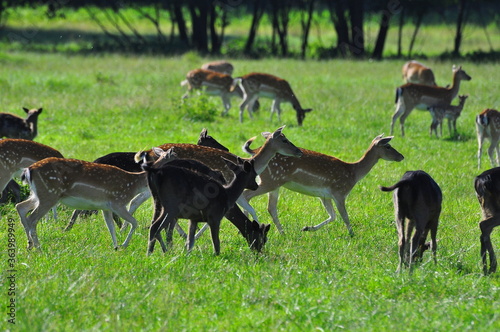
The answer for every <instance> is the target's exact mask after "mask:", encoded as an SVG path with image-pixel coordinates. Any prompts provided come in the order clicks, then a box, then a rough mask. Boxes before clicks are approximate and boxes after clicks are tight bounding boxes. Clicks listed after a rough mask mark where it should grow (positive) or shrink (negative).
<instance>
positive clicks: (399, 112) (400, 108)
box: [391, 98, 406, 136]
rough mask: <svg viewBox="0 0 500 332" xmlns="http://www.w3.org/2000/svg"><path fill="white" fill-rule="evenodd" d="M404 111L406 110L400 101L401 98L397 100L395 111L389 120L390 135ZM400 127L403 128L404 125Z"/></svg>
mask: <svg viewBox="0 0 500 332" xmlns="http://www.w3.org/2000/svg"><path fill="white" fill-rule="evenodd" d="M405 110H406V109H405V105H404V102H403V101H402V99H401V98H399V100H398V103H397V105H396V111H395V112H394V114H393V115H392V120H391V135H392V133H393V132H394V123H395V122H396V120H397V119H398V118H399V117H400V116H401V115H402V114H403V113H404V112H405ZM400 121H401V120H400ZM401 126H402V127H401V128H403V126H404V125H403V124H401ZM402 130H404V129H402ZM403 136H404V134H403Z"/></svg>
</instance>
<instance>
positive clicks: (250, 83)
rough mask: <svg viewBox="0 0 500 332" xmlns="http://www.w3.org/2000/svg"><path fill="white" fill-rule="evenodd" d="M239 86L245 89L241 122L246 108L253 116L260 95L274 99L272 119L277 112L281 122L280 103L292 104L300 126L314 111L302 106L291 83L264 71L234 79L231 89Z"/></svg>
mask: <svg viewBox="0 0 500 332" xmlns="http://www.w3.org/2000/svg"><path fill="white" fill-rule="evenodd" d="M238 86H239V87H240V88H241V90H242V91H243V102H242V103H241V104H240V122H243V113H244V112H245V108H247V109H248V115H249V117H250V118H252V110H253V109H254V104H255V102H256V101H257V99H258V98H259V97H265V98H270V99H272V100H273V104H272V106H271V120H272V118H273V114H274V113H277V115H278V121H279V122H281V107H280V105H281V103H282V102H286V103H291V104H292V106H293V108H294V109H295V112H296V116H297V123H298V125H299V126H302V123H303V122H304V118H305V117H306V113H309V112H311V111H312V109H310V108H302V106H301V105H300V102H299V100H298V99H297V97H296V96H295V93H294V92H293V90H292V88H291V87H290V84H288V82H287V81H285V80H284V79H282V78H279V77H276V76H273V75H269V74H263V73H250V74H247V75H245V76H241V77H237V78H235V79H234V82H233V85H232V88H231V89H236V88H237V87H238Z"/></svg>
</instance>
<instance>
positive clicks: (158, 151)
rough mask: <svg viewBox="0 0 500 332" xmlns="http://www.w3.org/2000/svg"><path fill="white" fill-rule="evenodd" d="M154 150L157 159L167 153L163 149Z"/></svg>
mask: <svg viewBox="0 0 500 332" xmlns="http://www.w3.org/2000/svg"><path fill="white" fill-rule="evenodd" d="M152 150H153V153H154V154H155V156H157V157H159V156H161V155H162V154H163V153H165V151H163V149H161V148H158V147H153V148H152Z"/></svg>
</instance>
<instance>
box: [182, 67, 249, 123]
mask: <svg viewBox="0 0 500 332" xmlns="http://www.w3.org/2000/svg"><path fill="white" fill-rule="evenodd" d="M232 83H233V78H232V77H231V76H229V75H227V74H223V73H219V72H216V71H212V70H206V69H194V70H191V71H190V72H188V73H187V75H186V79H185V80H184V81H182V82H181V85H182V86H186V85H187V87H188V91H187V92H186V93H185V94H184V95H183V96H182V98H183V99H185V98H187V97H189V94H190V93H191V92H192V91H193V90H202V88H203V87H204V88H205V93H206V94H208V95H212V96H220V97H221V99H222V103H223V104H224V112H222V114H223V115H226V114H227V113H228V112H229V109H230V108H231V98H232V97H240V98H242V97H243V92H242V91H241V89H240V88H239V87H238V88H237V89H231V85H232Z"/></svg>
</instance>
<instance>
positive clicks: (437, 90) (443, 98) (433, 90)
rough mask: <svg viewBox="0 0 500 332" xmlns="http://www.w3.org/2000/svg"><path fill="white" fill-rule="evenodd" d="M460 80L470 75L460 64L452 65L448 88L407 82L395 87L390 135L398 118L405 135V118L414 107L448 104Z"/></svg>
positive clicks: (457, 89) (402, 132) (456, 93)
mask: <svg viewBox="0 0 500 332" xmlns="http://www.w3.org/2000/svg"><path fill="white" fill-rule="evenodd" d="M462 80H466V81H470V80H471V77H470V76H469V75H468V74H467V73H466V72H465V71H464V70H463V69H462V67H461V66H460V67H455V66H453V83H452V85H451V87H449V88H443V87H439V86H428V85H421V84H413V83H407V84H405V85H402V86H400V87H399V88H397V89H396V111H395V112H394V114H393V116H392V120H391V135H392V133H393V132H394V124H395V122H396V120H397V119H398V118H399V123H400V126H401V135H402V136H404V135H405V130H404V124H405V120H406V118H407V117H408V115H410V113H411V111H413V109H414V108H415V107H418V108H423V109H427V108H428V107H430V106H434V105H450V104H451V101H452V100H453V99H454V98H455V97H456V96H457V95H458V91H459V89H460V82H461V81H462Z"/></svg>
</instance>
